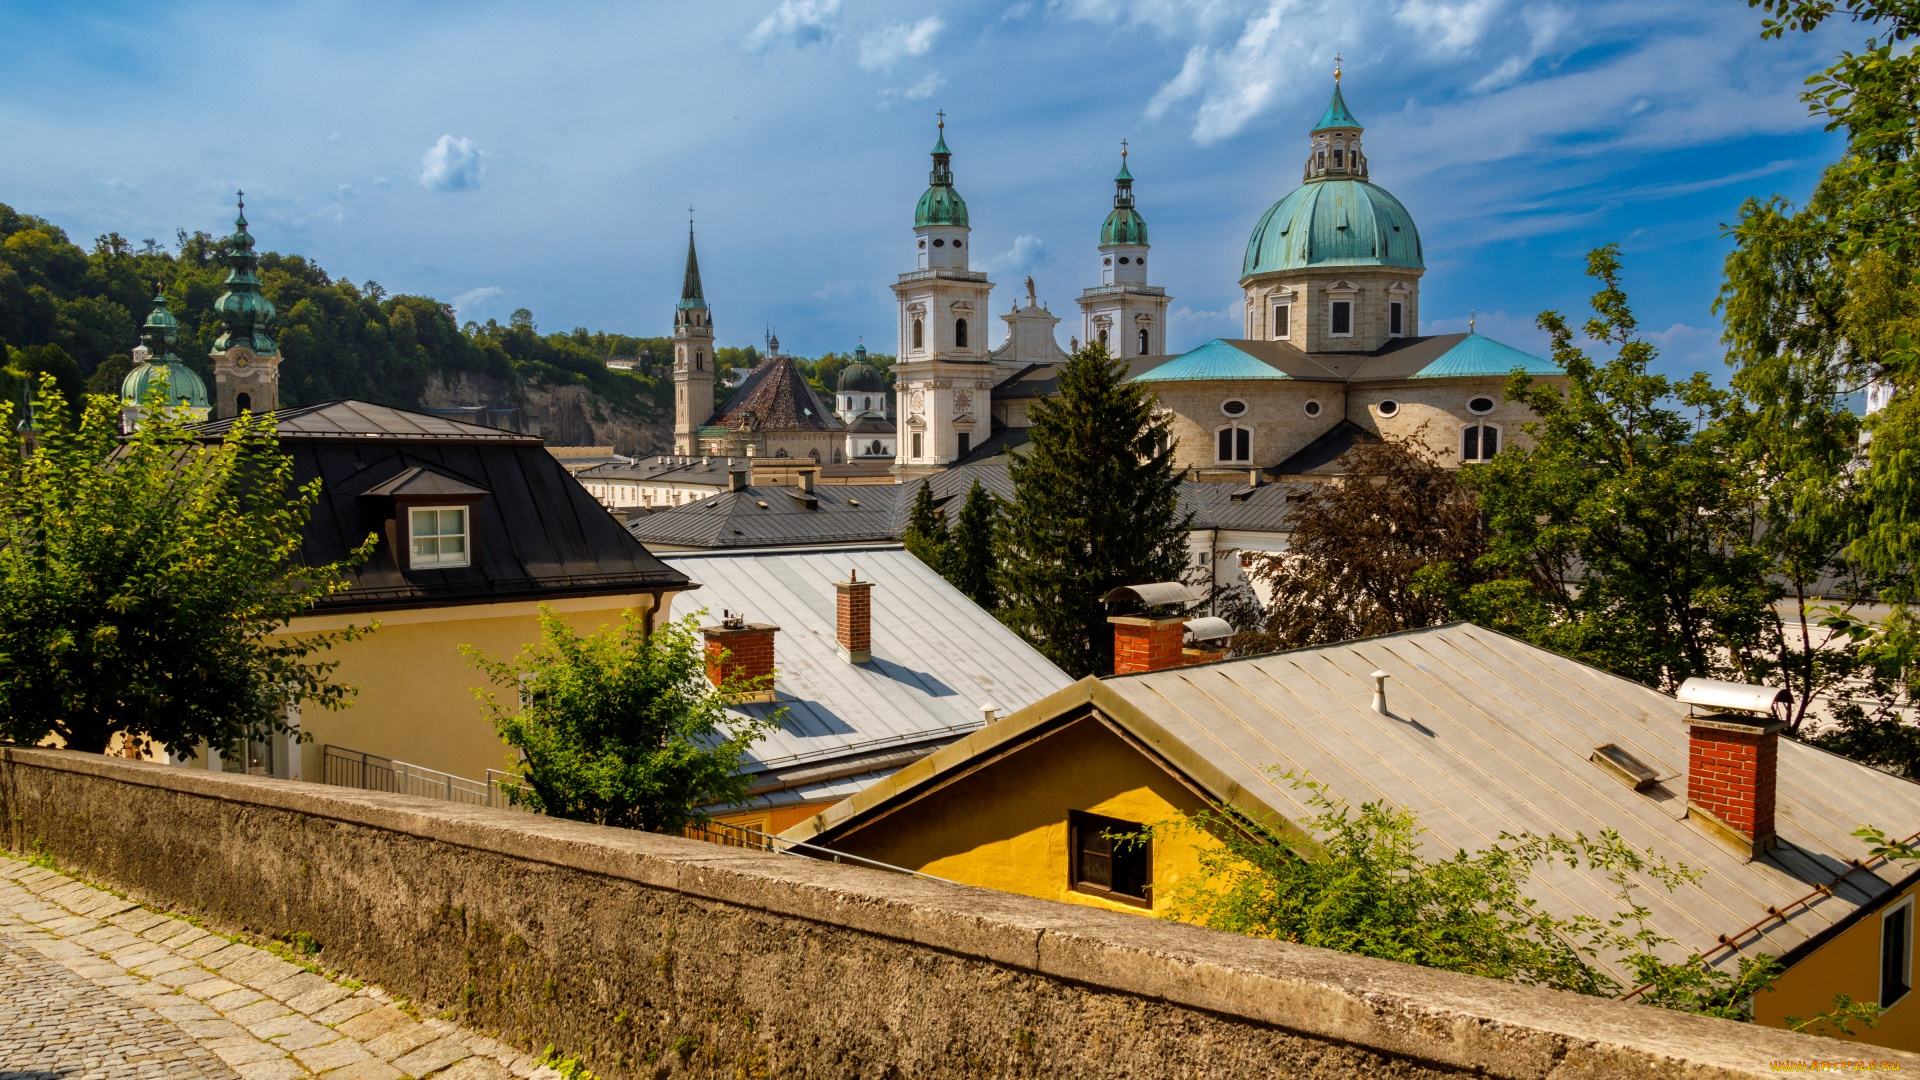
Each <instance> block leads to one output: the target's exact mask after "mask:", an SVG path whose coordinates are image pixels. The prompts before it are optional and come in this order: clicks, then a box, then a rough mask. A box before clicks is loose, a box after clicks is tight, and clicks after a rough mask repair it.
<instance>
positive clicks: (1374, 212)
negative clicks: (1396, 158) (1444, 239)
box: [1241, 180, 1426, 277]
mask: <svg viewBox="0 0 1920 1080" xmlns="http://www.w3.org/2000/svg"><path fill="white" fill-rule="evenodd" d="M1308 266H1403V267H1408V268H1410V269H1417V270H1419V269H1425V268H1426V261H1425V259H1424V258H1423V257H1422V254H1421V248H1420V233H1419V231H1418V230H1416V229H1415V228H1414V225H1413V215H1412V214H1409V213H1407V208H1406V207H1405V206H1402V205H1401V204H1400V200H1399V199H1396V198H1394V197H1393V196H1392V195H1391V194H1390V193H1388V191H1387V189H1385V188H1383V187H1378V186H1376V185H1374V184H1369V183H1367V182H1366V181H1364V180H1317V181H1314V182H1312V183H1307V184H1302V185H1300V186H1299V187H1297V188H1294V189H1293V191H1292V192H1290V193H1289V194H1288V195H1287V197H1286V198H1284V199H1281V200H1280V201H1279V202H1277V203H1274V204H1273V206H1272V207H1270V208H1269V209H1268V210H1267V212H1266V213H1265V214H1263V215H1261V218H1260V222H1259V224H1257V225H1255V226H1254V227H1253V235H1252V236H1250V237H1248V239H1247V255H1246V260H1245V261H1244V263H1243V264H1242V269H1241V276H1242V277H1245V276H1247V275H1249V274H1264V273H1270V272H1273V271H1276V270H1298V269H1301V268H1303V267H1308Z"/></svg>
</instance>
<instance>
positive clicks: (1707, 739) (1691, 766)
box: [1687, 712, 1787, 856]
mask: <svg viewBox="0 0 1920 1080" xmlns="http://www.w3.org/2000/svg"><path fill="white" fill-rule="evenodd" d="M1786 726H1787V725H1786V724H1785V723H1784V722H1783V721H1780V720H1775V719H1773V718H1771V717H1764V718H1763V717H1758V716H1755V717H1745V716H1739V715H1736V714H1733V713H1719V712H1713V713H1704V714H1702V715H1699V716H1689V717H1688V718H1687V816H1688V817H1691V818H1693V819H1695V820H1697V821H1699V822H1701V823H1702V824H1704V825H1705V826H1706V827H1707V828H1708V829H1709V830H1711V831H1712V832H1714V833H1716V834H1718V835H1719V836H1720V838H1721V839H1723V840H1725V841H1727V842H1728V843H1730V844H1732V845H1733V846H1734V847H1736V848H1739V849H1740V850H1741V851H1743V852H1745V853H1747V854H1748V855H1750V856H1758V855H1761V854H1764V853H1765V852H1767V851H1769V850H1770V849H1772V847H1773V839H1774V832H1773V803H1774V786H1775V782H1776V780H1777V778H1778V775H1779V761H1780V732H1782V731H1784V730H1785V729H1786Z"/></svg>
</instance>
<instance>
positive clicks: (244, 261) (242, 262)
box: [213, 200, 277, 356]
mask: <svg viewBox="0 0 1920 1080" xmlns="http://www.w3.org/2000/svg"><path fill="white" fill-rule="evenodd" d="M233 225H234V233H233V235H232V236H229V237H227V253H226V256H225V258H226V262H227V281H226V285H227V291H226V292H224V293H221V294H220V299H218V300H215V301H214V302H213V311H214V314H216V315H218V316H219V317H220V326H221V334H220V336H219V337H217V338H215V339H214V342H213V351H214V352H216V353H223V352H226V351H227V350H228V349H231V348H233V347H234V346H236V345H237V346H240V347H241V348H245V349H250V350H252V352H253V354H254V355H255V356H273V355H274V354H275V353H276V352H277V350H276V348H275V347H274V344H273V339H272V338H270V337H268V336H267V323H268V322H270V321H272V319H273V314H274V312H273V303H272V301H270V300H268V299H267V298H266V297H265V296H262V295H261V294H260V278H259V276H258V275H257V274H256V273H255V272H254V271H255V270H257V269H258V268H259V266H260V256H258V255H255V254H254V253H253V236H252V234H250V233H248V232H247V204H246V202H245V201H244V200H243V201H242V202H241V203H240V216H239V217H238V218H236V219H235V220H234V223H233Z"/></svg>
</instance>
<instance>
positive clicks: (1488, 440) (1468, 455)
mask: <svg viewBox="0 0 1920 1080" xmlns="http://www.w3.org/2000/svg"><path fill="white" fill-rule="evenodd" d="M1499 452H1500V429H1499V428H1497V427H1489V426H1487V425H1485V424H1474V425H1472V426H1471V427H1465V428H1461V429H1460V457H1461V459H1462V460H1464V461H1486V460H1488V459H1490V458H1492V457H1493V455H1495V454H1497V453H1499Z"/></svg>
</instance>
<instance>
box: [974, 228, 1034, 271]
mask: <svg viewBox="0 0 1920 1080" xmlns="http://www.w3.org/2000/svg"><path fill="white" fill-rule="evenodd" d="M1046 252H1047V245H1046V242H1045V241H1043V240H1041V239H1040V238H1039V237H1037V236H1028V235H1026V234H1024V233H1023V234H1021V235H1020V236H1016V237H1014V239H1013V246H1012V247H1010V248H1008V249H1007V250H1005V251H1003V252H1001V253H1000V254H998V255H995V256H994V257H993V258H991V259H988V260H987V261H985V262H983V263H981V264H980V269H982V270H985V271H987V272H988V273H990V274H1004V273H1015V274H1023V273H1026V272H1027V271H1029V270H1032V269H1033V268H1034V267H1035V266H1036V265H1038V264H1039V262H1040V260H1041V259H1043V258H1045V257H1046Z"/></svg>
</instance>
